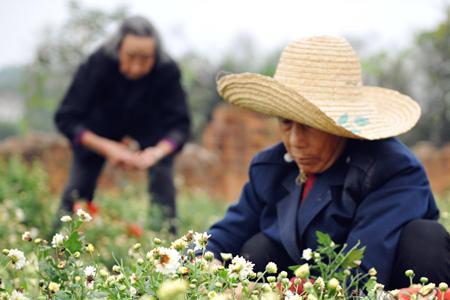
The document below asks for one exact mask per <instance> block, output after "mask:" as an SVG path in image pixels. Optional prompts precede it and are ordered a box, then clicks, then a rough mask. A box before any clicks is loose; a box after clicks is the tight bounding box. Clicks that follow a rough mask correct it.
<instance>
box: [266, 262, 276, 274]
mask: <svg viewBox="0 0 450 300" xmlns="http://www.w3.org/2000/svg"><path fill="white" fill-rule="evenodd" d="M266 272H267V273H269V274H275V273H277V272H278V267H277V265H276V264H275V263H274V262H269V263H268V264H267V265H266Z"/></svg>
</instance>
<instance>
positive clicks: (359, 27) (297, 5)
mask: <svg viewBox="0 0 450 300" xmlns="http://www.w3.org/2000/svg"><path fill="white" fill-rule="evenodd" d="M67 3H68V1H66V0H0V33H1V34H0V36H1V39H2V42H1V45H2V46H1V47H0V51H1V52H0V67H4V66H7V65H12V64H23V63H27V62H29V61H30V60H31V58H32V55H33V52H34V48H35V46H36V44H37V41H38V40H39V38H40V34H41V33H42V29H43V28H44V27H45V26H58V25H60V24H62V23H63V22H64V20H65V19H66V18H67V14H68V13H67ZM81 3H82V4H83V5H84V6H87V7H99V8H103V9H104V10H111V9H113V8H115V7H117V6H119V5H122V6H127V7H129V10H130V11H131V12H132V13H135V14H142V15H145V16H148V17H149V18H150V19H151V20H152V21H153V22H154V23H155V24H156V26H157V27H158V28H159V30H160V31H161V32H162V35H163V39H164V41H165V43H166V45H167V47H168V48H169V52H171V53H172V54H173V55H175V56H178V55H180V54H182V53H183V52H184V51H186V50H187V49H192V48H193V49H195V50H196V51H198V52H200V53H202V54H204V55H206V56H208V57H211V58H217V57H219V56H220V54H221V52H222V51H225V50H226V49H228V48H229V47H230V46H229V44H230V41H231V40H232V39H233V37H234V36H236V35H237V34H238V33H240V32H245V33H246V34H250V35H251V36H252V37H254V39H255V41H256V42H257V43H258V45H260V47H261V49H262V50H264V51H265V50H269V49H272V48H275V47H279V46H280V45H284V44H286V42H287V41H289V40H292V39H294V38H297V37H302V36H308V35H312V34H332V35H345V36H350V37H355V38H360V39H363V40H367V41H368V42H369V44H370V45H373V47H374V48H375V49H379V48H391V49H399V48H401V47H404V46H406V45H407V44H408V43H409V42H410V41H411V39H412V38H413V35H414V33H415V32H417V31H420V30H426V29H430V28H433V27H434V26H435V25H436V24H437V23H438V22H440V21H442V20H443V19H444V18H445V11H444V8H445V7H446V6H448V5H450V0H291V1H288V0H267V1H266V0H222V1H219V0H127V1H125V0H84V1H81Z"/></svg>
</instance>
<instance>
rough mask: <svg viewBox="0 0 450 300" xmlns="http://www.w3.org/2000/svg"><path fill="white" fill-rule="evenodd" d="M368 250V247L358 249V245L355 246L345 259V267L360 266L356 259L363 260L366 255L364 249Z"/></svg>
mask: <svg viewBox="0 0 450 300" xmlns="http://www.w3.org/2000/svg"><path fill="white" fill-rule="evenodd" d="M365 250H366V247H362V248H359V249H357V248H356V247H353V248H352V249H351V250H350V251H349V252H348V253H347V255H346V256H345V259H344V261H343V262H342V265H341V266H342V267H343V268H356V267H358V264H357V263H355V261H361V260H362V258H363V256H364V251H365Z"/></svg>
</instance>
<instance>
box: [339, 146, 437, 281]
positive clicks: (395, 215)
mask: <svg viewBox="0 0 450 300" xmlns="http://www.w3.org/2000/svg"><path fill="white" fill-rule="evenodd" d="M380 161H381V162H380ZM366 180H368V181H369V185H370V186H371V187H373V188H371V189H370V191H369V192H368V194H367V195H366V196H365V197H364V199H362V201H361V202H360V204H359V207H358V208H357V210H356V214H355V217H354V223H353V226H352V230H351V231H350V234H349V235H348V239H347V244H348V245H349V246H353V245H354V244H356V243H357V241H361V244H362V245H364V246H366V250H365V254H364V258H363V261H362V264H361V268H362V269H363V270H364V271H368V269H370V268H371V267H374V268H375V269H376V270H377V272H378V274H377V278H378V281H379V282H381V283H383V284H386V283H387V282H388V281H389V277H390V274H391V270H392V265H393V263H394V259H395V253H396V247H397V243H398V241H399V237H400V234H401V231H402V228H403V227H404V226H405V225H406V224H407V223H408V222H410V221H411V220H414V219H421V218H437V214H438V211H437V209H430V207H432V206H433V205H434V204H433V203H434V198H433V195H432V193H431V190H430V187H429V183H428V180H427V177H426V174H425V171H424V170H423V168H422V166H421V165H420V164H419V162H418V161H416V160H415V159H413V158H412V157H410V156H406V155H405V156H400V157H399V155H384V156H383V157H382V158H379V160H378V163H375V164H374V166H373V167H372V168H371V169H370V170H369V172H368V173H367V176H366ZM434 208H435V207H434ZM430 214H431V215H430Z"/></svg>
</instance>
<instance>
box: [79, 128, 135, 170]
mask: <svg viewBox="0 0 450 300" xmlns="http://www.w3.org/2000/svg"><path fill="white" fill-rule="evenodd" d="M80 143H81V144H82V145H83V146H85V147H87V148H89V149H91V150H92V151H94V152H97V153H98V154H100V155H102V156H103V157H105V158H106V159H107V160H108V161H109V162H110V163H111V164H112V165H113V166H116V167H122V168H124V169H136V168H137V167H136V163H135V160H136V152H134V151H132V150H130V149H129V148H128V147H127V146H126V145H124V144H123V143H119V142H116V141H113V140H110V139H107V138H104V137H102V136H99V135H96V134H95V133H93V132H92V131H89V130H87V131H86V132H84V133H83V136H82V137H81V140H80Z"/></svg>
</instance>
